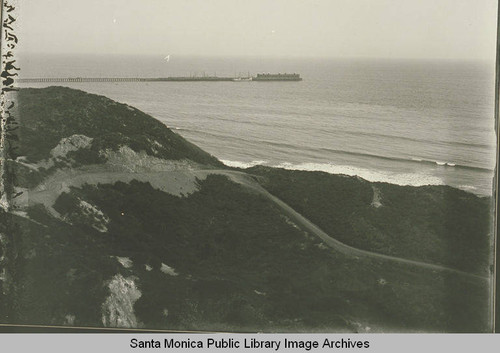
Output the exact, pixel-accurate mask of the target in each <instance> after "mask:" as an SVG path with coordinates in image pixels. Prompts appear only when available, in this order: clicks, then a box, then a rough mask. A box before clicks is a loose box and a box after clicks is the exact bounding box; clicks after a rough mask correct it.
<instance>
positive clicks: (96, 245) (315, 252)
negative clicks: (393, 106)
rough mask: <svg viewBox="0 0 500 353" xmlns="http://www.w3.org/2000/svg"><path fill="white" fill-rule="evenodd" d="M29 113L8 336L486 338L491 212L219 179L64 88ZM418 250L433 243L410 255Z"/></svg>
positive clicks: (184, 146) (10, 271)
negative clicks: (77, 329)
mask: <svg viewBox="0 0 500 353" xmlns="http://www.w3.org/2000/svg"><path fill="white" fill-rule="evenodd" d="M19 106H20V110H19V113H18V114H19V116H20V120H21V125H22V129H21V130H20V133H19V157H18V158H17V159H16V160H15V161H11V162H10V166H11V171H12V173H13V176H14V184H15V190H14V193H15V194H16V195H17V196H16V197H15V198H14V199H13V201H14V202H13V205H12V210H11V213H10V219H11V222H12V223H11V224H3V226H4V228H6V229H7V230H8V232H9V239H4V241H2V245H3V247H4V248H5V249H7V250H5V251H4V250H2V251H3V252H2V254H5V255H6V258H7V260H8V261H6V262H5V263H6V264H7V266H4V267H5V269H6V273H7V276H5V277H4V278H6V279H5V280H4V283H3V284H4V286H8V287H9V288H10V290H9V291H8V295H7V297H6V298H5V301H3V304H2V306H0V318H1V321H2V322H6V323H17V324H28V323H30V324H42V325H67V326H87V327H129V328H130V327H141V328H160V329H175V330H223V331H252V332H255V331H268V332H276V331H314V332H317V331H323V332H388V331H391V332H392V331H430V332H484V331H487V330H488V329H489V321H488V320H489V313H488V310H489V301H488V296H489V282H488V281H487V273H486V272H485V271H486V270H485V266H486V264H487V262H488V259H487V257H488V249H485V248H484V246H485V242H484V241H483V239H489V238H488V236H489V215H488V208H487V207H486V206H485V205H486V204H487V203H488V200H485V199H479V198H477V197H474V196H473V195H470V194H465V193H462V192H458V190H454V189H453V190H451V191H450V190H449V189H447V188H442V187H437V188H411V187H407V188H397V187H393V186H390V185H381V184H372V183H368V182H366V181H362V180H361V181H360V180H358V179H357V178H351V177H344V176H343V177H339V176H329V175H323V174H322V173H315V172H300V173H298V172H297V173H296V172H289V171H282V170H274V169H266V168H255V169H251V170H245V171H238V170H234V169H230V168H226V167H224V166H223V165H222V164H221V163H220V162H219V161H217V160H216V159H215V158H214V157H212V156H210V155H208V154H207V153H205V152H203V151H202V150H201V149H199V148H197V147H196V146H194V145H192V144H190V143H189V142H187V141H186V140H184V139H183V138H182V137H180V136H178V135H177V134H175V133H173V132H172V131H170V130H169V129H168V128H167V127H166V126H164V125H163V124H161V123H160V122H158V121H157V120H155V119H154V118H152V117H150V116H148V115H146V114H144V113H142V112H140V111H138V110H136V109H135V108H132V107H128V106H126V105H123V104H119V103H116V102H113V101H111V100H109V99H107V98H105V97H101V96H96V95H91V94H87V93H85V92H82V91H77V90H71V89H68V88H61V87H50V88H46V89H22V90H21V91H20V92H19ZM374 188H376V189H377V190H379V191H380V192H381V198H380V200H378V202H379V203H380V204H381V205H383V206H378V204H377V203H376V202H375V201H377V200H376V198H375V197H374V192H373V190H374ZM457 192H458V193H457ZM322 195H324V196H323V197H322ZM335 195H336V198H335V197H333V196H335ZM440 195H441V196H440ZM442 195H451V196H449V198H448V196H446V197H443V196H442ZM457 195H458V196H457ZM455 197H458V199H460V200H461V202H462V203H460V205H459V206H457V207H455V208H453V209H452V212H453V220H454V221H453V222H445V223H444V224H443V222H442V219H440V217H442V213H441V214H440V213H438V210H440V209H443V208H446V207H447V206H448V204H447V202H449V201H448V200H451V201H453V202H455V201H456V199H455ZM306 198H307V200H305V199H306ZM404 200H407V201H404ZM412 200H419V203H416V204H415V206H411V205H410V204H411V203H412V202H414V201H412ZM374 202H375V203H374ZM398 202H399V203H398ZM401 202H407V204H406V206H405V205H402V204H400V203H401ZM375 206H376V207H375ZM404 207H407V208H408V212H406V213H405V212H403V210H402V208H404ZM418 207H424V208H425V209H428V210H429V214H435V216H433V217H430V216H429V214H419V213H417V212H416V209H417V208H418ZM326 210H328V212H327V211H326ZM377 212H378V213H377ZM385 212H386V213H385ZM398 212H399V213H398ZM442 212H446V211H442ZM450 212H451V211H450ZM424 220H425V222H424V223H425V224H423V223H422V222H423V221H424ZM456 222H458V223H457V224H455V223H456ZM440 227H441V228H442V227H444V228H446V229H444V230H440ZM473 227H477V231H476V232H475V233H474V232H472V229H473ZM462 229H463V230H462ZM430 230H432V231H430ZM398 232H399V233H400V234H401V237H399V238H398V237H397V234H398ZM405 232H406V233H405ZM407 232H410V233H409V234H408V233H407ZM471 232H472V233H474V234H472V236H473V237H474V238H473V239H474V240H471V238H470V237H467V234H471ZM416 234H418V235H421V236H422V239H423V241H422V243H425V244H421V245H419V246H416V245H415V243H419V242H418V241H416V242H415V241H412V239H413V238H412V237H414V236H415V235H416ZM454 234H456V236H455V237H454ZM453 237H454V238H453ZM338 240H340V241H341V242H343V243H345V244H343V243H341V242H340V243H339V242H338ZM476 240H478V241H476ZM445 241H446V242H445ZM443 242H445V243H443ZM452 243H453V244H452ZM428 244H430V245H428ZM436 244H437V245H440V244H441V246H437V249H434V248H436V246H435V245H436ZM451 244H452V245H451ZM349 245H350V246H349ZM467 247H469V248H470V249H469V250H467V251H465V250H463V252H462V253H460V252H459V253H458V254H457V255H450V253H449V251H451V250H453V251H454V249H465V248H467ZM387 254H388V255H391V256H392V257H388V256H385V257H384V256H383V255H387ZM462 255H463V256H465V258H466V261H465V263H464V264H461V263H460V256H462Z"/></svg>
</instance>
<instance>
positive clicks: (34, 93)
mask: <svg viewBox="0 0 500 353" xmlns="http://www.w3.org/2000/svg"><path fill="white" fill-rule="evenodd" d="M18 101H19V104H18V107H19V112H18V116H19V117H20V121H21V128H20V131H19V138H20V146H19V147H20V150H19V155H23V156H27V158H28V160H30V161H38V160H40V159H44V158H47V157H48V156H49V152H50V150H51V149H52V148H54V147H55V146H56V145H57V144H58V143H59V141H60V140H61V138H64V137H68V136H71V135H73V134H82V135H86V136H88V137H92V138H94V139H95V140H94V143H93V146H92V152H93V153H89V152H88V151H86V152H85V153H84V154H83V155H79V156H77V157H79V159H80V161H81V162H96V161H98V158H97V153H98V152H99V151H100V150H101V149H104V148H113V149H116V148H117V147H118V146H119V145H127V146H129V147H130V148H132V149H133V150H135V151H137V152H138V151H141V150H144V151H146V153H148V154H150V155H154V156H156V157H160V158H165V159H174V160H178V159H190V160H192V161H195V162H198V163H201V164H207V165H215V166H221V165H222V164H221V163H220V162H219V161H218V160H217V159H216V158H214V157H212V156H211V155H209V154H208V153H206V152H204V151H203V150H201V149H200V148H198V147H197V146H195V145H193V144H192V143H190V142H188V141H186V140H185V139H184V138H182V137H180V136H179V135H177V134H175V133H174V132H172V131H171V130H170V129H168V128H167V127H166V126H165V125H164V124H162V123H161V122H160V121H158V120H156V119H154V118H153V117H151V116H149V115H147V114H145V113H143V112H141V111H139V110H137V109H135V108H131V107H129V106H127V105H125V104H121V103H117V102H114V101H112V100H111V99H109V98H106V97H104V96H98V95H94V94H89V93H86V92H83V91H79V90H74V89H70V88H65V87H48V88H43V89H33V88H23V89H21V90H20V91H19V93H18ZM153 141H157V142H158V143H160V144H161V145H162V146H163V147H159V146H157V145H156V146H155V144H154V142H153ZM154 149H156V150H157V152H155V151H154Z"/></svg>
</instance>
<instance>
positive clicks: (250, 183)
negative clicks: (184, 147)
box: [206, 170, 490, 280]
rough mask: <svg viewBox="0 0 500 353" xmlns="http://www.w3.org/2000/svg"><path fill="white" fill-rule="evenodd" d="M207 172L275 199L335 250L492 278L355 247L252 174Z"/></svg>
mask: <svg viewBox="0 0 500 353" xmlns="http://www.w3.org/2000/svg"><path fill="white" fill-rule="evenodd" d="M206 172H208V173H209V174H210V173H213V174H223V175H226V176H228V177H229V178H230V179H231V180H232V181H235V182H237V183H238V184H242V185H245V186H247V187H249V188H251V189H253V190H255V191H257V192H258V193H260V194H263V195H264V196H266V197H267V198H269V199H270V200H271V201H273V202H274V203H275V204H276V205H278V206H279V207H280V208H281V209H282V210H283V211H285V212H286V213H287V214H288V216H289V217H292V218H293V219H294V220H295V221H296V222H298V223H300V224H301V225H302V226H304V227H305V228H306V229H308V230H309V231H311V232H312V233H313V234H315V235H316V236H318V237H319V238H320V239H321V240H323V242H324V243H325V244H327V245H328V246H330V247H331V248H333V249H335V250H338V251H340V252H341V253H343V254H346V255H351V256H365V257H372V258H377V259H383V260H388V261H394V262H398V263H403V264H408V265H414V266H418V267H422V268H426V269H429V270H433V271H446V272H451V273H455V274H459V275H462V276H466V277H470V278H474V279H481V280H490V278H489V277H484V276H480V275H476V274H473V273H469V272H464V271H460V270H456V269H454V268H450V267H446V266H441V265H436V264H432V263H427V262H422V261H417V260H409V259H405V258H401V257H396V256H391V255H385V254H380V253H376V252H372V251H367V250H362V249H358V248H354V247H352V246H349V245H347V244H344V243H342V242H341V241H339V240H337V239H335V238H332V237H331V236H329V235H328V234H327V233H325V232H324V231H323V230H321V229H320V228H319V227H318V226H317V225H315V224H314V223H312V222H311V221H309V220H308V219H307V218H305V217H304V216H302V215H301V214H300V213H298V212H297V211H295V210H294V209H293V208H292V207H290V206H289V205H288V204H286V203H285V202H283V201H282V200H280V199H279V198H277V197H276V196H274V195H273V194H271V193H270V192H269V191H267V190H266V189H264V188H263V187H262V186H260V185H259V184H258V183H257V182H255V181H254V180H253V179H252V177H251V175H249V174H246V173H243V172H236V171H225V170H212V171H210V170H207V171H206Z"/></svg>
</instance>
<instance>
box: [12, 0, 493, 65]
mask: <svg viewBox="0 0 500 353" xmlns="http://www.w3.org/2000/svg"><path fill="white" fill-rule="evenodd" d="M18 18H19V25H18V28H17V30H16V32H17V33H18V36H19V40H20V46H19V50H20V51H21V52H23V51H25V52H31V53H55V54H59V53H65V54H96V53H100V54H131V55H136V54H147V55H165V56H166V55H169V54H170V55H200V56H227V55H230V56H272V57H283V56H284V57H339V58H351V57H360V58H417V59H420V58H429V59H433V58H440V59H485V60H492V59H494V57H495V49H496V32H497V28H496V26H497V25H496V18H497V1H496V0H134V1H129V0H43V1H42V0H23V1H20V4H19V11H18Z"/></svg>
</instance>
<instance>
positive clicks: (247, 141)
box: [18, 54, 496, 195]
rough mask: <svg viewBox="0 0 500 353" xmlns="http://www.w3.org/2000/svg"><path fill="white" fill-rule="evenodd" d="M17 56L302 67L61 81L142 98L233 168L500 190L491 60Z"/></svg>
mask: <svg viewBox="0 0 500 353" xmlns="http://www.w3.org/2000/svg"><path fill="white" fill-rule="evenodd" d="M18 64H19V66H20V67H21V72H20V77H21V78H35V77H167V76H194V75H196V76H203V75H217V76H246V75H247V74H248V73H250V74H251V75H255V74H256V73H262V72H270V73H278V72H281V73H283V72H287V73H299V74H300V75H301V77H302V78H303V81H300V82H245V81H241V82H142V83H139V82H130V83H126V82H124V83H104V82H103V83H60V84H57V85H64V86H68V87H72V88H77V89H81V90H84V91H87V92H90V93H96V94H100V95H104V96H107V97H109V98H111V99H114V100H116V101H119V102H122V103H127V104H129V105H132V106H134V107H136V108H138V109H140V110H142V111H144V112H146V113H148V114H150V115H152V116H153V117H155V118H157V119H159V120H161V121H162V122H163V123H165V124H166V125H167V126H168V127H169V128H171V129H173V130H174V131H175V132H177V133H178V134H180V135H182V136H183V137H185V138H186V139H188V140H189V141H191V142H193V143H194V144H196V145H198V146H199V147H201V148H202V149H204V150H206V151H207V152H209V153H211V154H213V155H214V156H216V157H217V158H219V159H220V160H222V161H223V162H224V163H225V164H227V165H229V166H235V167H242V168H245V167H250V166H254V165H258V164H262V165H267V166H273V167H281V168H289V169H299V170H311V171H312V170H314V171H324V172H328V173H335V174H347V175H357V176H359V177H361V178H364V179H367V180H370V181H379V182H388V183H393V184H399V185H413V186H422V185H450V186H453V187H457V188H460V189H463V190H466V191H468V192H473V193H475V194H478V195H491V193H492V178H493V175H494V168H495V155H496V138H495V131H494V62H493V61H492V62H473V61H444V60H443V61H431V60H427V61H425V60H382V59H380V60H378V59H377V60H375V59H318V58H313V59H311V58H309V59H306V58H300V59H299V58H262V57H253V58H251V57H247V58H238V57H232V58H231V57H219V58H218V57H202V56H200V57H185V56H176V55H170V58H169V60H167V59H166V58H165V57H164V56H163V55H161V56H120V55H115V56H97V55H95V56H90V55H65V56H62V55H59V56H57V55H30V54H23V55H19V59H18ZM49 85H54V84H51V83H43V84H42V83H40V84H38V83H37V84H35V83H26V84H20V85H19V86H20V87H26V86H29V87H46V86H49ZM21 118H22V117H21Z"/></svg>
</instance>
